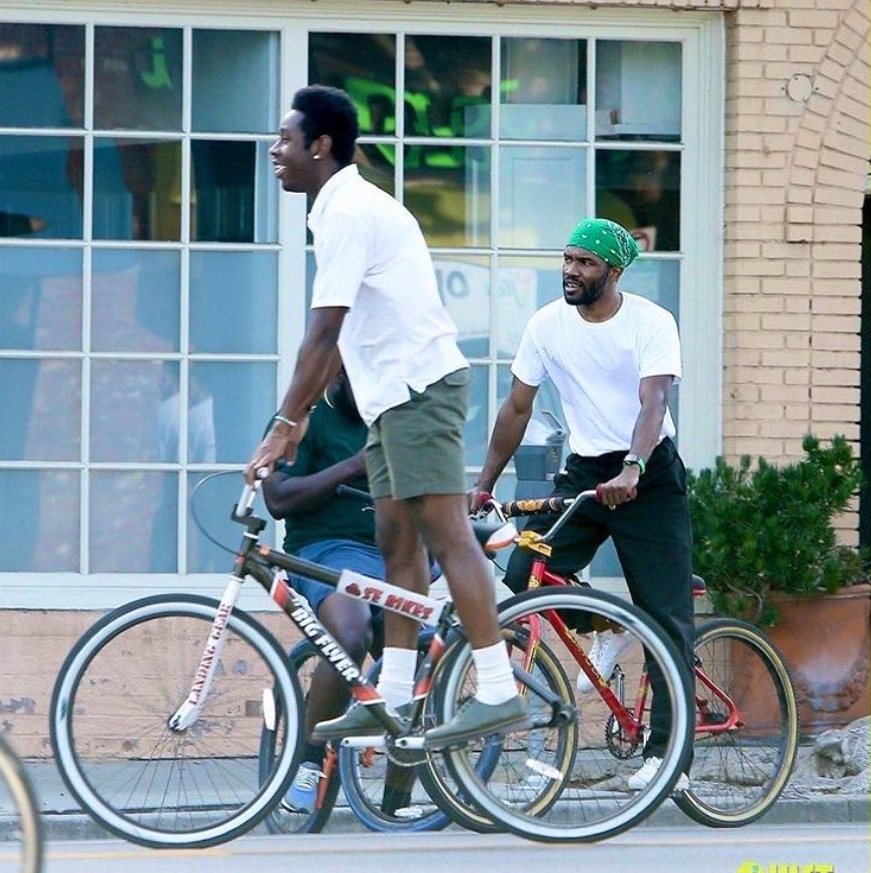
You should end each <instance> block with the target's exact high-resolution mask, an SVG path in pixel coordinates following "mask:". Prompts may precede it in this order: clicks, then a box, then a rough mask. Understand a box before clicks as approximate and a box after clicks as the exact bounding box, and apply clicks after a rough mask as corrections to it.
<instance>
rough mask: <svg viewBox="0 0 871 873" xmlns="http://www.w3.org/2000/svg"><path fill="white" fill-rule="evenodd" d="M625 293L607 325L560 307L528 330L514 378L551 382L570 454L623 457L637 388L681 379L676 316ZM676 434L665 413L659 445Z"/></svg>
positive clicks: (541, 314)
mask: <svg viewBox="0 0 871 873" xmlns="http://www.w3.org/2000/svg"><path fill="white" fill-rule="evenodd" d="M621 293H622V294H623V303H622V305H621V306H620V309H619V310H617V313H616V314H615V315H614V316H613V317H612V318H609V319H608V320H607V321H601V322H590V321H585V320H584V319H583V318H582V317H581V315H580V313H579V312H578V311H577V309H576V308H575V307H574V306H570V305H569V304H567V303H566V302H565V301H564V300H557V301H555V302H553V303H549V304H547V306H543V307H542V308H541V309H540V310H539V311H538V312H536V313H535V315H533V316H532V318H531V319H530V320H529V323H528V324H527V326H526V330H525V331H524V333H523V337H522V338H521V340H520V347H519V348H518V349H517V355H516V357H515V358H514V363H513V365H512V367H511V372H512V373H513V374H514V375H515V376H516V377H517V378H518V379H520V381H521V382H524V383H525V384H526V385H532V386H535V387H537V386H539V385H541V383H542V382H544V381H545V379H551V381H552V382H553V384H554V385H555V386H556V389H557V391H558V392H559V396H560V400H561V401H562V405H563V412H564V413H565V415H566V419H567V421H566V424H567V425H568V428H569V448H570V449H571V450H572V451H573V452H574V453H575V454H578V455H583V456H586V457H589V456H597V455H603V454H605V453H606V452H616V451H628V450H629V448H630V444H631V441H632V430H633V428H634V427H635V422H636V420H637V418H638V413H639V412H640V411H641V401H640V400H639V397H638V387H639V384H640V382H641V379H643V378H644V377H645V376H663V375H670V376H674V377H675V383H677V382H678V381H679V380H680V376H681V360H680V340H679V338H678V332H677V324H676V323H675V320H674V317H673V316H672V314H671V313H670V312H669V311H668V310H667V309H663V308H662V307H661V306H659V305H657V304H656V303H653V302H652V301H650V300H647V299H646V298H644V297H639V296H638V295H637V294H628V293H627V292H625V291H623V292H621ZM674 435H675V426H674V422H673V421H672V418H671V414H670V413H669V412H668V410H666V413H665V419H664V420H663V422H662V431H661V433H660V439H662V438H663V437H666V436H669V437H673V436H674Z"/></svg>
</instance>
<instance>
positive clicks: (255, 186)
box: [191, 140, 279, 242]
mask: <svg viewBox="0 0 871 873" xmlns="http://www.w3.org/2000/svg"><path fill="white" fill-rule="evenodd" d="M191 163H192V173H193V180H194V181H193V184H194V193H193V196H192V198H191V239H193V240H197V241H199V242H206V241H208V242H275V241H276V239H277V234H278V229H277V221H276V215H277V198H278V190H279V188H278V186H277V185H276V184H275V179H274V178H273V175H272V163H271V161H270V159H269V145H268V144H267V143H255V142H238V141H223V140H199V141H194V142H192V143H191Z"/></svg>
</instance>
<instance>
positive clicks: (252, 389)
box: [190, 361, 276, 464]
mask: <svg viewBox="0 0 871 873" xmlns="http://www.w3.org/2000/svg"><path fill="white" fill-rule="evenodd" d="M190 381H191V384H196V386H197V395H196V396H198V397H205V396H209V397H211V398H212V409H213V413H214V422H215V451H216V455H217V457H216V460H217V462H218V463H219V464H244V463H245V462H246V461H247V460H248V458H250V456H251V448H252V446H256V445H257V444H258V443H259V442H260V440H261V439H262V437H263V427H264V418H265V417H266V416H269V415H271V414H272V412H273V411H274V410H275V396H276V394H275V390H276V389H275V384H276V371H275V366H274V365H273V364H272V363H269V362H263V363H250V364H249V363H237V362H231V361H193V362H191V365H190ZM191 402H194V395H192V397H191ZM264 410H269V411H268V412H266V413H265V414H264ZM191 460H192V461H193V459H191Z"/></svg>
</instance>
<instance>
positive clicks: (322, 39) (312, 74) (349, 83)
mask: <svg viewBox="0 0 871 873" xmlns="http://www.w3.org/2000/svg"><path fill="white" fill-rule="evenodd" d="M308 80H309V82H311V83H315V82H318V83H320V84H322V85H332V86H333V87H335V88H342V89H343V90H345V91H347V92H348V94H349V96H350V97H351V100H353V101H354V105H355V106H356V107H357V113H358V116H359V123H360V133H362V134H395V133H396V37H395V36H393V35H392V34H381V33H312V34H310V35H309V73H308ZM406 111H408V107H406Z"/></svg>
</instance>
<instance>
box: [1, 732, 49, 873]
mask: <svg viewBox="0 0 871 873" xmlns="http://www.w3.org/2000/svg"><path fill="white" fill-rule="evenodd" d="M0 810H2V815H0V869H2V870H4V871H9V873H39V871H40V870H42V830H41V827H40V822H39V811H38V806H37V803H36V795H35V794H34V791H33V786H32V785H31V783H30V779H29V778H28V776H27V772H26V771H25V769H24V767H23V765H22V763H21V761H20V760H19V759H18V757H17V756H16V754H15V753H14V752H13V751H12V749H11V748H10V747H9V746H8V745H7V743H6V742H5V741H4V740H3V738H2V737H0Z"/></svg>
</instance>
